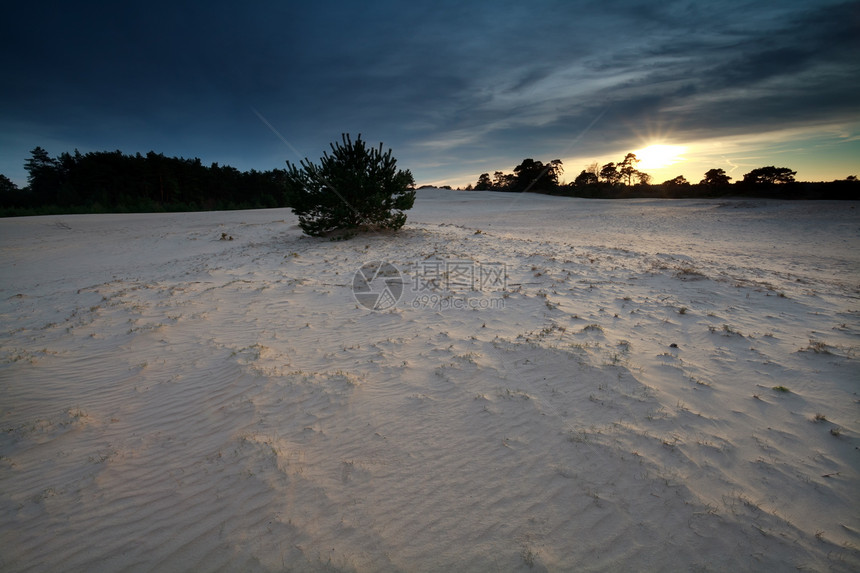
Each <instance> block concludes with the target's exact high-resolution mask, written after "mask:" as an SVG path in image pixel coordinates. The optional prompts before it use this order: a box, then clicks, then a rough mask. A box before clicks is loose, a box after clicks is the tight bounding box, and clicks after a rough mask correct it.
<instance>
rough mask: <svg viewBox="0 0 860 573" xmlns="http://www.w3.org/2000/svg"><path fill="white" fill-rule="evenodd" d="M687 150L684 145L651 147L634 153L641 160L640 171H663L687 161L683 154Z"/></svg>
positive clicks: (657, 145)
mask: <svg viewBox="0 0 860 573" xmlns="http://www.w3.org/2000/svg"><path fill="white" fill-rule="evenodd" d="M686 150H687V148H686V147H685V146H683V145H661V144H656V145H649V146H648V147H645V148H643V149H639V150H637V151H634V152H633V153H635V154H636V157H637V158H638V159H639V160H640V163H639V166H638V167H639V169H661V168H663V167H668V166H669V165H673V164H675V163H679V162H681V161H686V159H685V158H684V157H681V154H682V153H684V152H685V151H686Z"/></svg>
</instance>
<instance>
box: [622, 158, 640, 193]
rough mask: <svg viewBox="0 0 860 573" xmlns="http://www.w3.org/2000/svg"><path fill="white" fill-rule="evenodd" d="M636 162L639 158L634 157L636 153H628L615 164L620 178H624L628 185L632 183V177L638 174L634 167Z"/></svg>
mask: <svg viewBox="0 0 860 573" xmlns="http://www.w3.org/2000/svg"><path fill="white" fill-rule="evenodd" d="M638 164H639V159H638V158H637V157H636V154H635V153H628V154H627V155H626V156H624V159H623V160H622V161H621V163H619V164H618V166H617V169H618V174H619V176H620V179H625V180H626V181H627V186H628V187H629V186H630V185H632V184H633V178H634V177H635V176H637V175H638V174H639V171H638V170H637V169H636V165H638Z"/></svg>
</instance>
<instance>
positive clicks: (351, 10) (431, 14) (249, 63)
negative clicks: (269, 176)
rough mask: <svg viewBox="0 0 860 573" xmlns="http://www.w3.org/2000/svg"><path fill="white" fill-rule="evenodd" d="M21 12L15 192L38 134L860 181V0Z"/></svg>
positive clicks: (54, 151)
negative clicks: (774, 171) (355, 148)
mask: <svg viewBox="0 0 860 573" xmlns="http://www.w3.org/2000/svg"><path fill="white" fill-rule="evenodd" d="M9 4H10V5H7V6H5V7H4V10H3V12H4V16H3V19H2V20H3V21H2V22H0V64H2V66H0V70H2V74H3V83H2V87H0V173H2V174H4V175H6V176H7V177H9V178H10V179H12V180H13V181H14V182H15V183H17V184H18V185H19V186H23V185H26V176H27V173H26V171H25V170H24V168H23V165H24V162H25V161H26V159H27V158H28V157H29V156H30V151H31V150H32V149H33V148H34V147H36V146H41V147H43V148H44V149H46V150H47V151H48V153H49V154H50V155H51V156H57V155H59V154H60V153H62V152H73V151H74V150H75V149H78V150H79V151H80V152H81V153H86V152H89V151H113V150H117V149H119V150H121V151H123V152H124V153H130V154H133V153H138V152H140V153H144V154H145V153H147V152H148V151H155V152H157V153H164V154H165V155H168V156H177V157H187V158H192V157H198V158H200V159H201V161H202V162H203V163H204V164H206V165H209V164H211V163H214V162H217V163H219V164H221V165H232V166H234V167H236V168H238V169H241V170H249V169H257V170H269V169H275V168H283V167H285V166H286V164H285V162H286V161H291V162H293V163H298V162H299V161H300V160H301V159H303V158H309V159H311V160H312V161H318V160H319V158H320V157H321V156H322V154H323V152H324V151H326V150H328V149H329V143H330V142H335V141H338V140H340V137H341V134H342V133H350V134H352V136H353V137H355V136H356V135H357V134H359V133H360V134H362V137H363V139H365V140H367V141H368V142H369V143H372V144H378V143H379V142H382V143H383V144H384V146H385V147H386V148H391V149H392V150H393V155H394V157H395V158H396V159H397V160H398V166H399V167H400V168H402V169H409V170H410V171H412V173H413V175H414V176H415V179H416V183H417V184H419V185H422V184H429V185H452V186H454V187H457V186H465V185H467V184H469V183H472V184H474V183H475V182H476V181H477V179H478V176H479V175H480V174H481V173H490V174H491V175H492V174H493V172H495V171H504V172H511V171H513V168H514V167H515V166H516V165H518V164H519V163H520V162H521V161H522V160H523V159H525V158H533V159H537V160H540V161H543V162H545V163H546V162H549V161H551V160H553V159H561V160H562V162H563V166H564V170H565V171H564V174H563V175H562V179H563V180H566V181H572V180H573V179H574V178H575V177H576V175H577V174H578V173H579V172H580V171H581V170H582V169H584V168H586V167H587V166H588V165H590V164H592V163H594V162H597V163H598V164H600V165H602V164H604V163H607V162H609V161H615V162H618V161H620V160H622V159H623V158H624V156H625V155H626V154H627V153H628V152H633V153H636V154H637V156H639V157H640V158H642V159H643V161H642V163H640V165H639V168H640V170H642V171H645V172H647V173H649V174H650V175H651V176H652V178H653V180H654V182H656V183H659V182H662V181H665V180H667V179H671V178H673V177H675V176H677V175H684V176H685V177H686V178H687V179H688V180H689V181H691V182H694V183H695V182H698V181H699V180H701V179H702V176H703V175H704V173H705V171H707V170H708V169H712V168H722V169H725V171H726V172H727V173H728V174H729V175H730V176H732V177H733V178H734V179H735V180H737V179H741V178H742V177H743V174H744V173H747V172H749V171H751V170H752V169H754V168H757V167H762V166H767V165H775V166H777V167H789V168H791V169H793V170H795V171H797V179H798V180H804V181H825V180H826V181H830V180H834V179H843V178H845V177H846V176H848V175H857V176H860V95H858V94H860V2H857V1H852V2H844V1H838V0H778V1H769V0H749V1H748V0H722V1H721V0H686V1H680V0H661V1H659V2H658V1H654V0H646V1H634V0H617V1H612V0H597V1H590V0H588V1H586V0H581V1H580V0H567V1H565V0H559V1H540V0H529V1H523V0H518V1H515V2H508V1H504V0H499V1H491V0H483V1H475V2H471V1H469V0H457V1H446V0H436V1H424V0H411V1H409V2H404V1H402V0H395V1H373V0H365V1H363V2H357V1H339V2H335V1H328V0H315V1H313V2H309V1H303V2H292V1H277V2H274V1H265V0H260V1H255V2H246V3H242V4H241V5H240V4H239V3H238V2H220V1H212V0H209V1H207V2H195V1H186V2H173V1H171V2H160V1H150V2H145V3H144V2H116V3H106V2H87V1H80V2H39V1H35V0H34V1H30V2H15V3H9ZM655 145H662V146H664V147H652V146H655ZM655 150H656V152H655Z"/></svg>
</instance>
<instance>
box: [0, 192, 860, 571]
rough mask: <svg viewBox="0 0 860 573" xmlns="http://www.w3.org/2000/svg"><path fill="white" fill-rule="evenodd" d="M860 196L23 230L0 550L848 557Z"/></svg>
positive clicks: (3, 449)
mask: <svg viewBox="0 0 860 573" xmlns="http://www.w3.org/2000/svg"><path fill="white" fill-rule="evenodd" d="M855 207H857V204H856V203H853V202H851V203H829V202H810V203H783V202H771V201H749V200H743V201H742V200H723V201H717V200H714V201H647V200H633V201H587V200H575V199H573V200H572V199H565V198H554V197H546V196H534V195H509V194H494V193H465V192H451V191H441V190H421V191H420V192H419V195H418V200H417V201H416V206H415V208H414V209H413V211H411V212H410V213H409V221H408V222H407V225H406V227H404V229H402V230H401V231H400V232H399V233H397V234H394V235H392V234H375V235H368V236H360V237H357V238H355V239H353V240H350V241H345V242H333V241H328V240H322V239H313V238H309V237H305V236H303V235H302V234H301V232H300V230H299V229H298V227H297V226H296V221H295V218H294V217H293V215H292V214H291V213H290V212H289V210H264V211H243V212H219V213H193V214H164V215H155V214H153V215H110V216H90V215H84V216H62V217H36V218H24V219H5V220H0V262H2V267H3V269H4V271H3V276H2V280H1V281H0V317H2V322H0V325H2V330H0V423H2V430H3V431H2V433H0V516H2V520H0V570H2V571H58V570H63V571H191V570H193V571H283V570H295V571H319V570H335V571H443V570H461V571H484V570H499V571H516V570H522V571H533V570H537V571H540V570H547V571H567V570H576V571H606V570H631V569H636V570H653V571H656V570H714V571H727V570H756V571H764V570H771V571H784V570H794V569H799V570H816V571H827V570H833V571H855V570H857V569H858V568H860V511H858V510H860V504H858V497H857V492H858V472H860V456H858V446H860V440H858V407H860V402H858V389H860V385H858V380H860V368H858V363H857V352H858V348H859V347H860V320H858V318H860V216H859V215H858V212H857V209H855ZM222 237H223V238H224V239H230V238H231V237H232V240H222ZM372 261H387V262H389V263H391V264H392V265H394V266H395V267H396V268H397V269H399V270H400V272H401V273H402V276H403V283H402V292H400V293H399V294H400V296H399V300H398V302H397V304H395V305H394V306H392V307H390V308H386V309H384V310H378V311H371V310H368V309H367V308H364V307H363V306H362V304H360V303H359V302H358V301H357V300H356V298H355V297H354V295H353V286H354V284H355V283H354V278H355V273H356V271H357V270H358V269H359V268H360V267H361V266H362V265H363V264H364V263H368V262H372ZM455 263H456V264H455ZM499 269H503V271H504V273H503V275H504V277H503V279H504V280H503V281H502V282H500V280H499V279H500V275H498V274H495V275H494V274H491V273H493V272H496V271H498V270H499ZM482 273H485V274H484V275H482ZM481 277H483V278H484V279H488V280H487V281H486V282H484V283H481V282H480V279H481Z"/></svg>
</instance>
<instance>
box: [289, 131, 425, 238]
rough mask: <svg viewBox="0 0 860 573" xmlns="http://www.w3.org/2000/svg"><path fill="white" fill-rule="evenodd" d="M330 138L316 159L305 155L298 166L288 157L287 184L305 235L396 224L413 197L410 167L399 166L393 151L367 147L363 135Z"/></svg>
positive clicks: (379, 227)
mask: <svg viewBox="0 0 860 573" xmlns="http://www.w3.org/2000/svg"><path fill="white" fill-rule="evenodd" d="M342 139H343V141H342V142H340V143H336V144H335V143H332V144H330V145H331V155H329V153H328V152H325V153H323V157H322V158H321V159H320V164H319V165H316V164H314V163H311V162H310V161H309V160H308V159H303V160H302V161H301V162H300V166H301V168H299V167H297V166H296V165H294V164H292V163H290V162H289V161H287V183H288V185H289V187H290V191H291V194H292V197H293V199H292V208H293V213H295V214H296V215H297V216H298V218H299V226H300V227H301V228H302V230H303V231H304V232H305V233H307V234H308V235H314V236H319V235H325V234H327V233H330V232H332V231H346V233H345V234H347V235H348V234H351V233H354V232H355V231H358V230H375V229H399V228H400V227H402V226H403V224H404V223H405V222H406V214H405V213H404V211H406V210H408V209H411V208H412V205H413V204H414V202H415V190H414V189H413V186H414V184H415V180H414V179H413V178H412V173H410V172H409V170H406V171H403V170H399V169H397V160H396V159H394V158H393V157H392V156H391V150H390V149H389V150H388V151H387V152H385V153H383V152H382V143H380V144H379V147H373V148H369V147H367V146H366V145H365V142H364V141H362V139H361V134H359V136H358V139H356V140H355V141H352V140H351V139H350V137H349V134H343V135H342Z"/></svg>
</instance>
